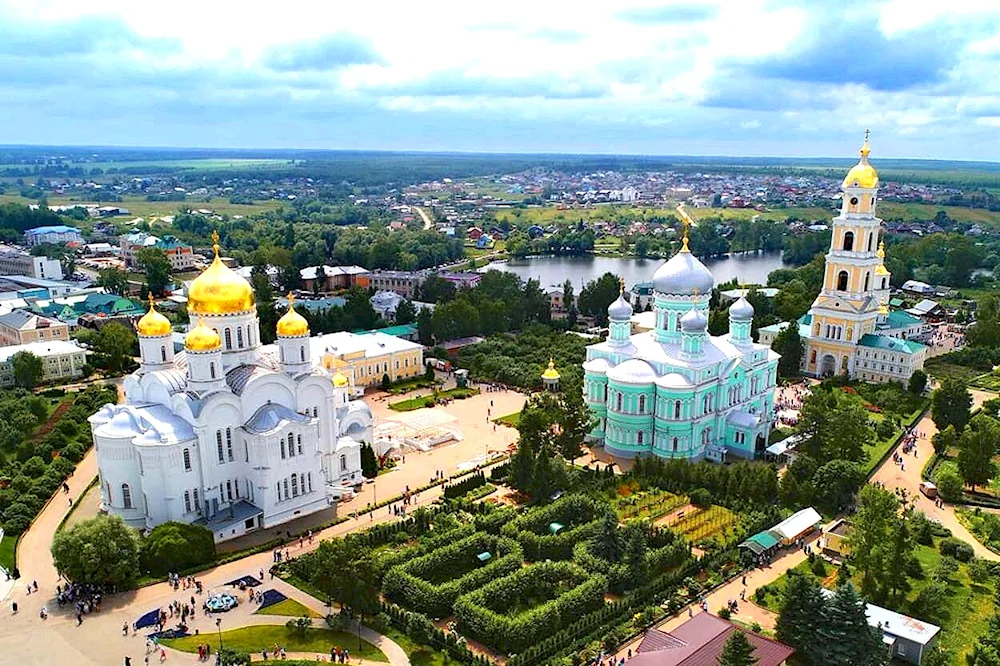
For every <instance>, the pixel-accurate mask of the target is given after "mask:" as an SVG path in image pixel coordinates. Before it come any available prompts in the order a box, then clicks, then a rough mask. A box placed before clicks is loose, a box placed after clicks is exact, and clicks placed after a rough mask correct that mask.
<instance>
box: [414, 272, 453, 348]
mask: <svg viewBox="0 0 1000 666" xmlns="http://www.w3.org/2000/svg"><path fill="white" fill-rule="evenodd" d="M449 284H450V283H449ZM417 338H418V339H419V340H420V344H422V345H432V344H434V315H433V313H432V312H431V310H430V308H422V309H421V310H420V312H418V313H417Z"/></svg>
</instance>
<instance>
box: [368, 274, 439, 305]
mask: <svg viewBox="0 0 1000 666" xmlns="http://www.w3.org/2000/svg"><path fill="white" fill-rule="evenodd" d="M426 278H427V274H426V273H422V272H414V271H373V272H372V273H369V274H368V285H369V286H370V287H371V288H372V289H374V290H375V291H394V292H396V293H397V294H399V295H400V296H402V297H404V298H408V299H414V298H416V297H417V290H418V289H420V285H422V284H423V283H424V280H425V279H426Z"/></svg>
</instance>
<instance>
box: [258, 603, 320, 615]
mask: <svg viewBox="0 0 1000 666" xmlns="http://www.w3.org/2000/svg"><path fill="white" fill-rule="evenodd" d="M254 615H283V616H285V617H302V616H305V617H313V618H320V617H323V616H322V615H320V614H319V613H317V612H316V611H314V610H313V609H311V608H309V607H308V606H306V605H304V604H302V603H299V602H298V601H296V600H295V599H285V600H284V601H279V602H278V603H276V604H271V605H270V606H268V607H267V608H261V609H260V610H257V611H254Z"/></svg>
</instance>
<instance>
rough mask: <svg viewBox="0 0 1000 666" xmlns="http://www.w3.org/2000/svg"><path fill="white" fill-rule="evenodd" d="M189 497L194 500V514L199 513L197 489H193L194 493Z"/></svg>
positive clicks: (199, 505) (199, 503)
mask: <svg viewBox="0 0 1000 666" xmlns="http://www.w3.org/2000/svg"><path fill="white" fill-rule="evenodd" d="M191 496H192V497H193V498H194V510H195V513H201V502H199V501H198V489H197V488H195V489H194V492H192V493H191Z"/></svg>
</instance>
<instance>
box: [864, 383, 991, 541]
mask: <svg viewBox="0 0 1000 666" xmlns="http://www.w3.org/2000/svg"><path fill="white" fill-rule="evenodd" d="M969 392H970V393H971V394H972V407H973V409H975V408H976V407H979V406H980V405H982V404H983V403H984V402H986V401H987V400H990V399H992V398H995V397H996V394H995V393H988V392H986V391H978V390H975V389H970V391H969ZM914 428H915V429H916V431H917V432H919V433H920V434H921V435H923V436H922V437H918V438H917V440H916V443H917V446H916V456H914V455H912V454H903V447H902V446H900V447H898V448H897V452H898V453H899V454H900V455H902V456H903V465H904V466H905V469H902V468H900V466H899V465H897V464H896V463H894V462H893V461H892V456H889V458H887V459H886V461H885V462H884V463H882V466H881V467H879V469H878V470H876V472H875V474H874V475H873V476H872V478H871V480H872V481H875V482H878V483H881V484H882V485H883V486H885V487H886V488H889V489H896V488H899V489H903V490H905V491H906V494H907V497H912V498H914V504H915V506H916V508H917V509H919V510H920V511H922V512H924V513H925V514H926V515H927V516H928V517H930V518H933V519H935V520H937V521H939V522H940V523H941V524H942V525H943V526H945V527H947V528H948V529H950V530H951V533H952V534H953V535H954V536H956V537H957V538H959V539H961V540H962V541H966V542H968V543H970V544H972V548H973V550H974V551H975V553H976V556H977V557H981V558H983V559H987V560H993V561H1000V555H997V554H996V553H994V552H993V551H992V550H990V549H988V548H987V547H986V546H984V545H983V544H981V543H980V542H979V540H978V539H976V537H975V536H973V534H972V533H971V532H969V530H967V529H966V528H965V526H964V525H962V523H961V522H959V520H958V516H956V515H955V507H954V506H953V505H951V504H945V505H944V506H943V507H940V508H939V507H937V506H935V504H934V500H932V499H928V498H927V497H925V496H924V495H923V494H921V492H920V482H921V481H922V479H921V478H920V473H921V471H922V470H923V468H924V465H925V464H927V461H928V460H929V459H930V457H931V455H932V454H933V453H934V445H933V444H932V443H931V438H932V437H933V436H934V435H935V434H936V433H937V427H936V426H935V425H934V421H933V420H932V419H931V417H930V412H929V411H928V413H927V414H926V415H925V416H924V417H923V418H921V419H920V420H919V421H918V422H917V423H916V425H915V426H914Z"/></svg>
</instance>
